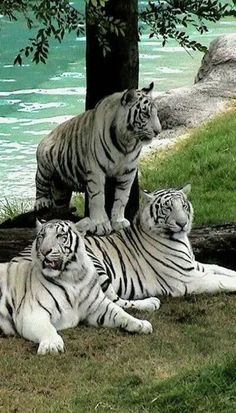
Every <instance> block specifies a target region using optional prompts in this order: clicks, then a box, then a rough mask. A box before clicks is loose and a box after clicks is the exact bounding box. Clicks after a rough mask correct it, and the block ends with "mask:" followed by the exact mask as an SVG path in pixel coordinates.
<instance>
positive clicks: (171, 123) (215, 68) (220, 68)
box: [156, 33, 236, 138]
mask: <svg viewBox="0 0 236 413" xmlns="http://www.w3.org/2000/svg"><path fill="white" fill-rule="evenodd" d="M156 99H157V104H158V114H159V117H160V121H161V124H162V127H163V129H164V131H163V132H162V135H161V136H160V138H162V137H165V136H166V131H165V130H166V129H175V128H179V127H185V128H189V127H194V126H197V125H199V124H201V123H202V122H204V121H206V120H209V119H210V118H212V117H213V116H214V115H215V114H217V113H219V112H220V111H222V110H224V109H225V108H226V105H227V103H228V102H229V100H232V99H236V33H235V34H229V35H224V36H220V37H218V38H216V39H215V40H214V41H213V42H212V43H211V44H210V47H209V50H208V52H207V53H206V54H205V56H204V57H203V59H202V64H201V67H200V69H199V71H198V73H197V75H196V78H195V84H194V85H193V86H192V87H190V88H186V87H181V88H178V89H172V90H170V91H168V92H166V93H158V94H156ZM177 131H178V129H177ZM172 136H173V133H172Z"/></svg>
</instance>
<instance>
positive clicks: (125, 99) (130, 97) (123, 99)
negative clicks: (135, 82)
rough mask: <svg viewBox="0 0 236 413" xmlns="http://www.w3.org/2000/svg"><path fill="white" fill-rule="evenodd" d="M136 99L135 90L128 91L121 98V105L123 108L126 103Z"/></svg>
mask: <svg viewBox="0 0 236 413" xmlns="http://www.w3.org/2000/svg"><path fill="white" fill-rule="evenodd" d="M136 99H137V92H136V89H134V88H132V89H128V90H126V92H125V93H124V94H123V96H122V97H121V104H122V105H123V106H125V105H127V103H129V102H132V101H133V100H136Z"/></svg>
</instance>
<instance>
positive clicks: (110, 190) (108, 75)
mask: <svg viewBox="0 0 236 413" xmlns="http://www.w3.org/2000/svg"><path fill="white" fill-rule="evenodd" d="M105 10H106V15H107V16H113V17H114V18H115V19H120V20H122V21H123V22H125V24H126V30H125V37H121V36H119V38H118V37H117V36H116V35H115V34H113V33H110V34H109V39H108V40H109V43H110V47H111V52H108V53H107V55H106V56H105V57H104V56H103V51H102V48H101V47H100V46H99V44H98V40H97V24H96V22H91V21H90V19H89V10H88V6H87V9H86V70H87V94H86V109H91V108H94V106H95V105H96V103H97V102H98V101H99V100H100V99H102V98H103V97H105V96H107V95H110V94H112V93H114V92H118V91H122V90H125V89H128V88H132V87H134V88H137V87H138V76H139V52H138V0H129V1H127V0H119V1H118V0H110V1H109V2H108V3H107V4H106V7H105ZM114 191H115V180H114V179H107V182H106V187H105V198H106V205H105V208H106V211H107V213H108V216H110V214H111V208H112V205H113V202H114ZM131 200H132V201H131ZM138 207H139V185H138V177H137V176H136V178H135V182H134V184H133V187H132V190H131V194H130V200H129V202H128V205H127V207H126V212H125V215H126V217H127V218H128V219H129V220H132V219H133V217H134V215H135V213H136V211H137V210H138ZM88 212H89V211H88V199H87V195H86V197H85V215H88Z"/></svg>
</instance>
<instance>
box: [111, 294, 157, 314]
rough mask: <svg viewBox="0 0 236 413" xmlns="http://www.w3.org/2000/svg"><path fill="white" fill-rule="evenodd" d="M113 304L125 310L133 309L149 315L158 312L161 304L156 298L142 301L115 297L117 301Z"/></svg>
mask: <svg viewBox="0 0 236 413" xmlns="http://www.w3.org/2000/svg"><path fill="white" fill-rule="evenodd" d="M113 302H115V303H116V304H117V305H118V306H119V307H121V308H124V309H125V310H127V309H129V308H133V309H135V310H139V311H148V312H149V313H152V312H153V311H156V310H158V309H159V308H160V305H161V302H160V300H159V299H158V298H157V297H149V298H143V299H142V300H124V299H123V298H120V297H118V296H117V299H116V300H114V301H113Z"/></svg>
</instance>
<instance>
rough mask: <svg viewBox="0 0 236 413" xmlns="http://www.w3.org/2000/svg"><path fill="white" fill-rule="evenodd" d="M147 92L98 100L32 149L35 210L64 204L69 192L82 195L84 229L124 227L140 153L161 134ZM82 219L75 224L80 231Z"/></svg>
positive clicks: (131, 90) (153, 104)
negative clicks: (110, 190)
mask: <svg viewBox="0 0 236 413" xmlns="http://www.w3.org/2000/svg"><path fill="white" fill-rule="evenodd" d="M153 86H154V85H153V83H151V84H150V85H149V87H148V88H143V89H140V90H135V89H130V90H127V91H125V92H118V93H114V94H112V95H110V96H107V97H106V98H104V99H102V100H101V101H100V102H98V104H97V105H96V107H95V108H94V109H91V110H87V111H86V112H84V113H82V114H80V115H78V116H76V117H74V118H72V119H70V120H68V121H66V122H64V123H63V124H61V125H59V126H58V127H57V128H56V129H55V130H54V131H52V132H51V133H50V134H49V135H48V136H46V137H45V138H44V139H43V140H42V141H41V142H40V144H39V146H38V149H37V172H36V202H35V208H36V209H40V208H42V207H45V206H46V207H50V206H52V205H54V206H66V207H67V206H68V205H69V202H70V198H71V194H72V190H75V191H84V190H86V191H87V194H88V208H89V218H90V221H89V222H90V228H89V229H90V231H91V232H95V233H97V234H98V235H102V234H104V233H109V232H110V231H111V227H112V228H113V229H114V230H120V229H122V228H124V227H127V226H128V225H129V221H128V220H127V219H125V218H124V211H125V206H126V204H127V201H128V198H129V194H130V189H131V186H132V183H133V181H134V178H135V175H136V172H137V164H138V158H139V154H140V151H141V149H142V147H143V145H145V144H147V143H148V142H150V141H151V139H152V138H153V137H154V136H156V135H157V134H158V133H159V132H160V131H161V125H160V122H159V119H158V116H157V107H156V104H155V101H154V99H152V97H151V91H152V89H153ZM106 177H113V178H115V179H116V190H115V200H114V204H113V208H112V211H111V223H110V221H109V219H108V216H107V214H106V211H105V195H104V186H105V180H106ZM84 223H85V224H86V227H87V224H88V219H86V221H85V222H84V221H83V220H82V221H80V224H79V225H80V228H81V229H82V230H83V225H84Z"/></svg>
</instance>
